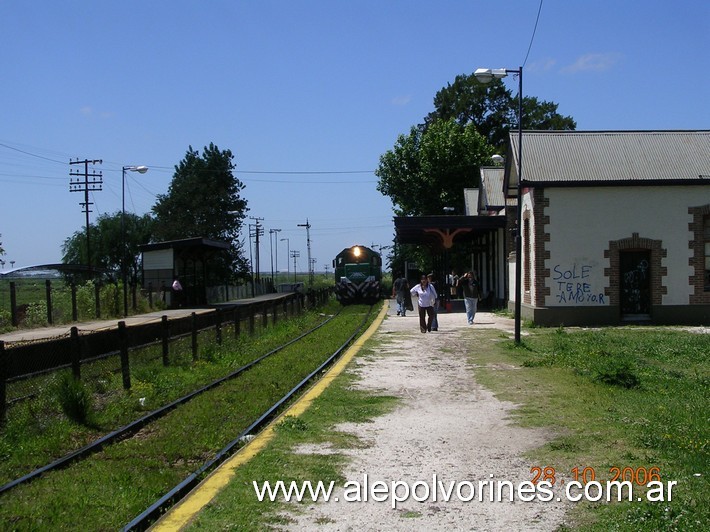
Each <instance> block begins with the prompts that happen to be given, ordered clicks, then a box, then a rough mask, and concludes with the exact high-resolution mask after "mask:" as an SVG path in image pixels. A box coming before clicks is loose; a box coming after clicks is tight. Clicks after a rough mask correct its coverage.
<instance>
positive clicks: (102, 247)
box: [62, 211, 154, 284]
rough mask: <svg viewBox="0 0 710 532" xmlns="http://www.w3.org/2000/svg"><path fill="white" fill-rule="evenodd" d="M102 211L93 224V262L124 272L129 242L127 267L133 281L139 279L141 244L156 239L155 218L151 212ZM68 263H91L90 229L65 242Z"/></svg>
mask: <svg viewBox="0 0 710 532" xmlns="http://www.w3.org/2000/svg"><path fill="white" fill-rule="evenodd" d="M121 218H122V213H121V212H120V211H119V212H116V213H115V214H102V215H101V216H99V217H98V218H97V219H96V222H95V223H93V224H91V225H90V226H89V231H90V232H91V234H92V235H94V236H93V238H92V241H93V242H94V244H93V245H92V246H91V264H92V265H93V267H95V268H100V269H104V270H113V271H115V272H117V275H118V274H119V273H120V271H121V264H122V263H121V261H122V257H121V250H122V249H123V246H124V243H125V249H126V268H127V274H128V276H129V279H130V282H131V284H135V283H136V282H137V279H138V276H139V274H140V271H141V263H140V252H139V249H138V248H139V246H140V245H141V244H146V243H148V242H150V241H151V240H152V235H153V224H154V221H153V218H152V217H151V216H150V215H149V214H144V215H143V216H138V215H136V214H133V213H126V215H125V219H124V223H123V225H122V223H121ZM62 262H63V263H64V264H87V256H86V232H85V231H83V230H82V231H77V232H75V233H74V234H73V235H72V236H70V237H68V238H67V239H66V240H64V244H63V245H62Z"/></svg>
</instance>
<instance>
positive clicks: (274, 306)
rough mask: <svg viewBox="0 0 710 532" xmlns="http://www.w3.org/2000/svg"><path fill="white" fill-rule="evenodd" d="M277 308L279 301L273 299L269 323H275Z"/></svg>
mask: <svg viewBox="0 0 710 532" xmlns="http://www.w3.org/2000/svg"><path fill="white" fill-rule="evenodd" d="M278 309H279V302H278V301H276V300H275V299H274V301H273V303H271V312H272V314H271V324H272V325H276V320H277V319H278V317H277V316H276V315H277V314H278Z"/></svg>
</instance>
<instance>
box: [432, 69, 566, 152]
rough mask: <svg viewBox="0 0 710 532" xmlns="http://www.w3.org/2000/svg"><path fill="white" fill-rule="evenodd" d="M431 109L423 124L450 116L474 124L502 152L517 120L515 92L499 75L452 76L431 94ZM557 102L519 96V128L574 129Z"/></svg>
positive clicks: (464, 123)
mask: <svg viewBox="0 0 710 532" xmlns="http://www.w3.org/2000/svg"><path fill="white" fill-rule="evenodd" d="M434 107H435V110H434V111H433V112H431V113H429V115H428V116H427V117H426V118H425V127H429V125H431V124H432V123H434V122H436V121H437V120H442V119H443V120H447V119H450V118H453V119H454V120H456V121H457V122H458V123H459V124H462V125H466V124H471V123H472V124H474V125H475V127H476V130H477V131H478V132H479V133H480V134H481V135H483V136H484V137H486V139H488V142H489V143H490V144H491V145H492V146H493V147H494V148H495V149H496V150H498V151H499V152H502V153H505V149H506V148H507V145H508V133H509V131H510V129H511V126H513V127H516V128H517V124H518V96H517V95H515V96H513V94H512V93H511V92H510V91H509V90H508V89H507V88H506V87H505V84H504V83H503V81H502V80H500V79H494V80H492V81H491V82H490V83H481V82H480V81H478V80H477V79H476V77H475V76H474V75H473V74H469V75H466V74H462V75H459V76H456V78H455V79H454V82H453V83H449V84H447V85H446V87H444V88H442V89H441V90H439V92H437V93H436V96H435V97H434ZM557 107H558V104H556V103H554V102H548V101H540V100H538V99H537V98H536V97H531V96H523V129H544V130H550V129H562V130H566V129H575V128H576V127H577V123H576V122H575V121H574V119H573V118H572V117H571V116H563V115H561V114H559V113H558V112H557Z"/></svg>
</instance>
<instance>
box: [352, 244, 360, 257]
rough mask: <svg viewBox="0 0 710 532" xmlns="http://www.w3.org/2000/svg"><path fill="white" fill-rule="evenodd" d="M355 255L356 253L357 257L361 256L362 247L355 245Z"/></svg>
mask: <svg viewBox="0 0 710 532" xmlns="http://www.w3.org/2000/svg"><path fill="white" fill-rule="evenodd" d="M353 255H355V256H356V257H359V256H360V248H359V247H357V246H355V248H354V249H353Z"/></svg>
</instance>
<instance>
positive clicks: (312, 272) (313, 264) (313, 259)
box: [309, 257, 318, 283]
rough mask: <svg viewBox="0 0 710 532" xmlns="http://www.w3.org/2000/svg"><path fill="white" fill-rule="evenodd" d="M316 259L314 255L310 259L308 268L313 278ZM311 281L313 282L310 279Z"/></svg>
mask: <svg viewBox="0 0 710 532" xmlns="http://www.w3.org/2000/svg"><path fill="white" fill-rule="evenodd" d="M317 261H318V259H316V258H315V257H313V258H312V259H311V268H310V270H309V272H310V274H311V275H313V277H314V278H315V276H316V262H317ZM312 282H313V281H311V283H312Z"/></svg>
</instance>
